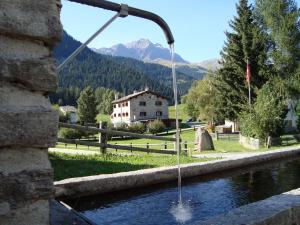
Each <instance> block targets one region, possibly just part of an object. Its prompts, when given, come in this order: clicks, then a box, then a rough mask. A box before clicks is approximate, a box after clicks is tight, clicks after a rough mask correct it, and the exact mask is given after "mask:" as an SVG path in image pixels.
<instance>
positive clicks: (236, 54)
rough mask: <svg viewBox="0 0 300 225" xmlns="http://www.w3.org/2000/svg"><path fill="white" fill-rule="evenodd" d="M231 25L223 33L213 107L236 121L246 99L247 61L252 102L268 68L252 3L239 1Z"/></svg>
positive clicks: (266, 78) (264, 46) (266, 46)
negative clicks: (229, 29)
mask: <svg viewBox="0 0 300 225" xmlns="http://www.w3.org/2000/svg"><path fill="white" fill-rule="evenodd" d="M230 27H231V28H232V32H226V36H227V41H226V42H225V46H224V48H223V51H222V52H221V56H222V59H221V62H220V63H221V65H222V68H221V69H220V70H219V71H218V72H217V76H216V81H215V82H214V88H215V90H216V95H217V98H216V99H217V101H216V103H217V108H216V110H217V111H219V112H220V113H221V115H223V117H224V118H226V119H230V120H236V119H238V115H239V113H240V112H241V111H242V109H243V107H244V105H245V104H247V101H248V87H247V83H246V80H245V73H246V65H247V61H248V62H249V65H250V67H251V92H252V101H254V100H255V98H256V92H257V90H258V89H259V88H260V87H262V85H263V84H264V83H265V82H266V81H267V80H268V76H269V72H270V70H271V68H270V66H269V64H268V62H267V50H268V45H267V44H266V36H265V35H264V34H263V32H261V30H260V28H259V26H258V25H257V23H256V22H255V20H254V16H253V13H252V6H249V5H248V1H247V0H240V1H239V4H238V5H237V16H236V17H234V19H233V20H232V21H231V22H230Z"/></svg>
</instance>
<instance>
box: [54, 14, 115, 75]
mask: <svg viewBox="0 0 300 225" xmlns="http://www.w3.org/2000/svg"><path fill="white" fill-rule="evenodd" d="M120 15H121V12H118V13H117V14H116V15H114V16H113V17H112V18H111V19H110V20H108V21H107V22H106V23H105V24H104V25H103V26H102V27H101V28H100V29H99V30H97V31H96V32H95V33H94V34H93V35H92V36H91V37H90V38H89V39H88V40H87V41H86V42H84V43H83V44H81V45H80V46H79V47H78V48H77V49H76V50H75V51H74V52H73V53H72V54H71V55H70V56H69V57H68V58H67V59H66V60H65V61H63V62H62V63H61V64H60V65H59V66H58V67H57V71H58V72H59V71H60V70H61V69H62V68H63V67H64V66H65V65H66V64H68V63H69V62H70V61H71V60H73V59H74V58H75V57H76V56H77V55H78V54H79V53H80V52H81V51H82V50H83V49H84V48H85V47H86V46H87V45H88V44H89V43H90V42H91V41H92V40H94V39H95V38H96V37H97V36H98V35H99V34H100V33H101V32H102V31H104V30H105V28H107V27H108V26H109V25H110V24H111V23H112V22H113V21H114V20H115V19H117V18H118V17H119V16H120Z"/></svg>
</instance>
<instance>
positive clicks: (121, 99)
mask: <svg viewBox="0 0 300 225" xmlns="http://www.w3.org/2000/svg"><path fill="white" fill-rule="evenodd" d="M146 93H149V94H152V95H156V96H158V97H161V98H164V99H167V98H166V97H164V96H162V95H160V94H158V93H155V92H153V91H149V90H145V91H140V92H137V93H133V94H130V95H127V96H124V97H122V98H119V99H117V100H114V101H112V103H119V102H124V101H128V100H130V99H132V98H135V97H137V96H139V95H143V94H146Z"/></svg>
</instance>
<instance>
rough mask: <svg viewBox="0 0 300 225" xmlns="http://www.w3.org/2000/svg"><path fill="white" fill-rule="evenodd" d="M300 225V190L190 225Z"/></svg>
mask: <svg viewBox="0 0 300 225" xmlns="http://www.w3.org/2000/svg"><path fill="white" fill-rule="evenodd" d="M241 224H242V225H250V224H251V225H267V224H272V225H282V224H287V225H288V224H290V225H293V224H295V225H296V224H300V188H299V189H295V190H292V191H289V192H285V193H283V194H280V195H275V196H272V197H270V198H267V199H265V200H262V201H258V202H255V203H251V204H247V205H244V206H241V207H239V208H236V209H233V210H231V211H229V212H228V213H225V214H221V215H218V216H215V217H212V218H210V219H208V220H205V221H199V222H194V223H191V224H190V225H241Z"/></svg>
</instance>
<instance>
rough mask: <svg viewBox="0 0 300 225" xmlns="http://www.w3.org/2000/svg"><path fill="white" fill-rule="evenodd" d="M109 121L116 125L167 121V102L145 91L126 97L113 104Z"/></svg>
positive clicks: (157, 95)
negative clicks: (159, 120) (158, 120)
mask: <svg viewBox="0 0 300 225" xmlns="http://www.w3.org/2000/svg"><path fill="white" fill-rule="evenodd" d="M112 103H113V113H112V114H111V120H112V123H113V124H114V125H116V124H118V123H127V124H128V125H130V124H132V123H135V122H147V121H149V120H150V121H151V120H155V119H161V120H162V121H164V120H165V121H168V119H169V115H168V101H167V99H166V98H165V97H164V96H161V95H160V94H157V93H155V92H152V91H149V90H145V91H141V92H135V93H133V94H131V95H127V96H125V97H122V98H120V99H117V100H114V101H113V102H112Z"/></svg>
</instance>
